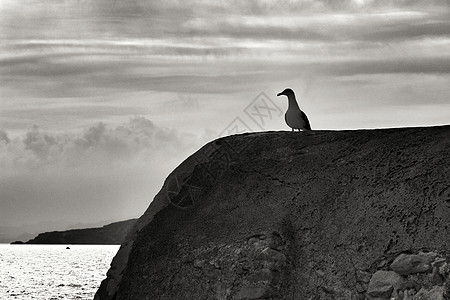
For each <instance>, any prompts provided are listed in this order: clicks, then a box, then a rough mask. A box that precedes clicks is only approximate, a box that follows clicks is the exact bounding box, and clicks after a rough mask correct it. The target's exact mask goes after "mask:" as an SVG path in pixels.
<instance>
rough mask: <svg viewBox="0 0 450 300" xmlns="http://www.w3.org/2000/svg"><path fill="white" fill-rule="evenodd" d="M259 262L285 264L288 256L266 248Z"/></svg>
mask: <svg viewBox="0 0 450 300" xmlns="http://www.w3.org/2000/svg"><path fill="white" fill-rule="evenodd" d="M257 259H258V260H265V261H268V262H274V263H278V264H284V263H285V261H286V255H284V254H283V253H281V252H279V251H277V250H273V249H271V248H265V249H264V250H263V251H261V253H260V254H259V255H258V257H257Z"/></svg>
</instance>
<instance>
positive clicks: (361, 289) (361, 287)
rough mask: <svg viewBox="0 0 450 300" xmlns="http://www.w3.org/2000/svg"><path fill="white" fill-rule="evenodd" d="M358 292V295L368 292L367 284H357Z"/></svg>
mask: <svg viewBox="0 0 450 300" xmlns="http://www.w3.org/2000/svg"><path fill="white" fill-rule="evenodd" d="M356 290H357V291H358V293H364V292H365V291H366V290H367V283H364V282H357V283H356Z"/></svg>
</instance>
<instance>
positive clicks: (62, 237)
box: [25, 219, 137, 245]
mask: <svg viewBox="0 0 450 300" xmlns="http://www.w3.org/2000/svg"><path fill="white" fill-rule="evenodd" d="M136 221H137V219H130V220H126V221H121V222H115V223H111V224H108V225H105V226H103V227H97V228H86V229H72V230H66V231H51V232H45V233H41V234H39V235H38V236H37V237H35V238H34V239H32V240H29V241H28V242H26V243H25V244H99V245H119V244H121V243H122V241H123V240H124V239H125V236H126V235H127V234H128V232H129V231H130V229H131V228H132V227H133V225H134V224H135V223H136Z"/></svg>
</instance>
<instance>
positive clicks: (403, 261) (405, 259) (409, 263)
mask: <svg viewBox="0 0 450 300" xmlns="http://www.w3.org/2000/svg"><path fill="white" fill-rule="evenodd" d="M390 267H391V269H392V270H394V271H395V272H397V273H398V274H400V275H409V274H415V273H424V272H430V271H431V258H430V257H429V256H426V255H415V254H404V253H402V254H400V255H399V256H397V258H396V259H395V260H394V262H393V263H392V264H391V266H390Z"/></svg>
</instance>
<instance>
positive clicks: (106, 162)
mask: <svg viewBox="0 0 450 300" xmlns="http://www.w3.org/2000/svg"><path fill="white" fill-rule="evenodd" d="M0 40H1V43H0V226H2V225H20V224H23V223H33V222H40V221H45V220H58V219H65V220H73V221H74V222H96V221H99V220H107V219H108V220H110V219H114V220H121V219H126V218H129V217H136V216H140V215H141V214H142V213H143V212H144V210H145V209H146V208H147V207H148V205H149V203H150V202H151V200H152V199H153V196H154V195H155V194H156V192H157V191H158V190H159V189H160V188H161V186H162V184H163V181H164V178H165V177H166V176H167V175H168V174H169V172H170V171H171V170H172V169H173V168H174V167H176V166H177V165H178V164H179V163H180V162H181V161H183V160H184V159H185V158H186V157H187V156H188V155H190V154H191V153H193V152H194V151H195V150H197V149H198V148H200V147H201V146H202V145H203V144H205V143H206V142H208V141H210V140H213V139H215V138H217V137H218V136H223V135H227V134H233V133H239V132H243V131H268V130H289V128H288V127H287V126H286V124H285V123H284V117H283V113H284V111H285V110H286V108H287V101H286V98H285V97H280V98H278V97H276V94H277V93H278V92H280V91H282V90H283V89H284V88H286V87H290V88H292V89H293V90H294V91H295V92H296V95H297V99H298V102H299V105H300V107H301V108H302V109H303V110H304V111H305V112H306V113H307V115H308V117H309V119H310V122H311V126H312V128H313V129H329V130H339V129H360V128H387V127H404V126H433V125H443V124H449V120H450V99H449V96H450V2H449V1H448V0H399V1H393V0H344V1H332V0H299V1H292V0H279V1H273V0H259V1H257V0H250V1H236V0H229V1H220V2H217V1H206V0H194V1H179V0H165V1H163V0H154V1H146V0H129V1H118V0H22V1H16V0H0Z"/></svg>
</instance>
